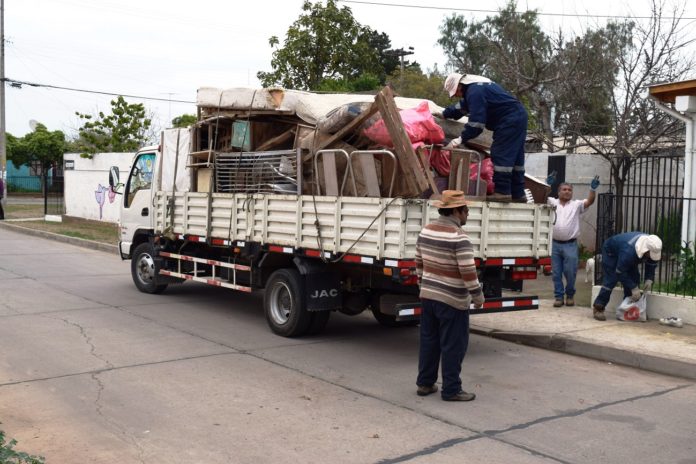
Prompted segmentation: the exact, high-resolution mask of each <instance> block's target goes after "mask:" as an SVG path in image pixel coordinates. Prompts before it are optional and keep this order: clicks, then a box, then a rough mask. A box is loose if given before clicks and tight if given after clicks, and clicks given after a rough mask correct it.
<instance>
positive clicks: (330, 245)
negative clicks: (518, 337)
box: [155, 191, 553, 260]
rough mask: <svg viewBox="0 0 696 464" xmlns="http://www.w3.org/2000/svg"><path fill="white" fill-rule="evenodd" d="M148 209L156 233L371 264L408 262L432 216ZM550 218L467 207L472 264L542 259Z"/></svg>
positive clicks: (376, 201)
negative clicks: (352, 257)
mask: <svg viewBox="0 0 696 464" xmlns="http://www.w3.org/2000/svg"><path fill="white" fill-rule="evenodd" d="M172 199H173V201H171V200H172ZM155 203H156V204H155V208H156V217H155V232H156V233H165V232H173V233H174V234H179V235H183V236H196V237H199V238H205V239H222V240H229V241H243V242H258V243H260V244H262V245H277V246H283V247H292V248H295V249H312V250H321V251H324V252H330V253H334V254H337V253H351V254H357V255H363V256H371V257H374V258H376V259H398V260H405V259H413V258H414V256H415V250H416V240H417V238H418V233H419V232H420V230H421V228H422V227H423V225H424V224H426V223H428V222H430V221H431V220H432V219H434V218H436V217H438V213H437V209H436V208H434V207H432V206H429V205H428V200H419V199H417V200H413V199H402V198H357V197H333V196H311V195H301V196H297V195H275V194H229V193H213V194H212V196H211V197H210V198H209V194H207V193H195V192H185V193H183V192H181V193H180V192H176V193H172V192H164V191H159V192H157V194H156V195H155ZM170 207H171V208H173V210H172V209H170ZM552 214H553V210H552V208H551V207H549V206H547V205H538V204H521V203H494V202H471V203H470V204H469V218H468V221H467V224H466V226H465V227H464V229H465V230H466V232H467V234H468V235H469V237H470V238H471V241H472V243H473V245H474V252H475V257H476V258H480V259H483V260H487V259H490V258H517V257H528V258H540V257H548V256H550V255H551V233H552V229H553V223H552V220H553V217H552ZM317 219H318V225H319V233H318V231H317V224H316V223H317Z"/></svg>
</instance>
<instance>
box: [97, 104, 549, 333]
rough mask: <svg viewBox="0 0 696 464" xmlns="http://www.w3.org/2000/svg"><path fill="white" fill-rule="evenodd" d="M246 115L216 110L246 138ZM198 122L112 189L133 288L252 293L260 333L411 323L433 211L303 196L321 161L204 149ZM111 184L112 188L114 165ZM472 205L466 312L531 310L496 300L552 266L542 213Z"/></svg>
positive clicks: (425, 206)
mask: <svg viewBox="0 0 696 464" xmlns="http://www.w3.org/2000/svg"><path fill="white" fill-rule="evenodd" d="M199 94H200V92H199ZM264 111H265V110H264ZM257 115H258V114H257V113H255V112H253V111H252V112H246V113H244V114H242V116H243V117H246V120H244V118H240V117H238V116H239V115H237V117H235V116H234V115H231V114H230V112H229V111H228V112H227V113H226V116H227V118H229V119H231V120H233V121H234V122H239V121H240V120H241V121H242V122H246V123H247V125H246V129H247V130H248V129H249V128H250V127H253V125H252V124H249V123H250V122H251V121H253V118H254V116H257ZM284 115H285V116H284V117H286V116H287V111H285V113H284ZM199 120H202V123H201V122H199V124H197V125H196V126H194V127H192V128H190V129H174V130H168V131H164V132H163V134H162V141H161V144H160V145H159V146H152V147H146V148H143V149H141V150H140V151H139V152H138V153H137V154H136V155H135V158H134V160H133V164H132V168H131V170H130V173H129V174H128V176H127V178H125V179H124V184H123V188H122V189H119V191H122V193H123V197H122V200H123V201H122V202H121V213H120V222H119V226H120V242H119V252H120V255H121V257H122V258H123V259H130V260H131V263H132V264H131V271H132V277H133V281H134V283H135V285H136V287H137V288H138V289H139V290H140V291H142V292H146V293H160V292H162V291H164V290H165V289H166V288H167V286H168V285H170V284H173V283H181V282H185V281H195V282H200V283H203V284H208V285H214V286H218V287H226V288H229V289H232V290H237V291H242V292H252V291H255V290H263V291H264V299H263V300H264V303H263V307H264V312H265V316H266V320H267V322H268V325H269V326H270V328H271V330H272V331H273V332H275V333H276V334H278V335H282V336H287V337H295V336H302V335H306V334H315V333H318V332H320V331H321V330H322V329H323V328H324V327H325V325H326V323H327V321H328V319H329V316H330V314H331V312H332V311H340V312H342V313H345V314H349V315H357V314H360V313H361V312H363V311H364V310H371V311H372V313H373V314H374V316H375V318H376V320H377V321H378V322H379V323H381V324H383V325H388V326H399V325H412V324H414V323H417V320H418V316H419V314H420V303H419V300H418V281H417V276H416V272H415V260H414V257H415V245H416V240H417V237H418V233H419V232H420V230H421V228H422V227H423V226H424V225H425V224H427V223H428V222H429V221H430V220H432V219H433V218H435V217H437V214H438V213H437V209H436V208H433V207H432V206H430V204H429V203H430V201H429V200H427V199H416V198H399V197H383V196H379V197H360V196H348V195H343V194H339V195H326V194H324V195H320V194H307V193H306V187H303V186H302V179H303V178H306V176H303V175H302V174H301V172H300V171H301V170H302V166H303V164H305V165H307V159H309V160H310V164H311V162H313V161H314V162H316V158H321V156H320V155H321V154H322V153H316V152H315V153H312V152H311V151H310V152H309V153H308V152H307V150H303V149H301V148H295V147H293V148H287V147H285V148H284V149H281V150H266V151H245V150H243V149H242V147H239V150H238V151H233V152H228V153H222V152H219V151H216V150H215V149H211V148H210V147H212V146H213V145H214V144H213V143H212V142H211V140H212V139H213V137H211V138H209V139H208V140H207V141H206V140H205V137H202V135H201V134H203V135H205V133H206V131H207V133H208V134H212V133H213V130H211V128H210V127H209V126H210V124H211V123H210V121H208V122H206V121H205V120H204V119H203V118H201V119H199ZM213 120H214V121H215V122H214V124H218V122H219V118H213ZM206 124H208V126H206ZM201 138H203V139H204V140H201ZM201 144H203V148H207V149H204V150H201V149H200V148H202V147H201ZM242 144H243V143H242ZM242 144H240V145H242ZM293 144H295V142H293ZM261 145H262V144H261ZM383 152H384V150H380V152H379V153H383ZM375 153H377V152H375ZM389 156H390V158H392V157H393V156H394V155H393V154H389ZM314 174H316V172H315V173H314ZM254 176H257V177H254ZM258 176H261V177H263V181H262V182H259V178H258ZM252 178H253V179H252ZM250 179H252V180H250ZM345 179H346V177H344V181H343V184H350V183H351V181H350V180H348V181H347V182H346V180H345ZM109 181H110V184H111V185H112V186H118V185H119V173H118V169H115V168H114V169H112V172H111V174H110V179H109ZM252 185H253V186H254V187H253V188H252V187H251V186H252ZM356 191H357V190H356ZM469 209H470V213H469V217H468V222H467V224H466V227H465V230H466V231H467V233H468V235H469V236H470V238H471V240H472V243H473V244H474V249H475V258H476V263H477V267H478V270H479V278H480V280H481V282H482V283H483V285H484V293H485V295H486V303H485V304H484V306H483V308H481V309H479V310H473V309H472V312H473V313H476V312H484V313H488V312H502V311H514V310H522V309H536V308H537V307H538V298H537V297H533V296H532V297H529V296H520V295H513V296H504V295H503V292H502V288H503V286H506V282H507V283H510V282H520V281H522V280H524V279H534V278H536V276H537V271H538V269H539V268H540V267H541V266H543V265H548V264H550V254H551V231H552V218H553V211H552V209H550V208H549V207H548V206H546V205H544V204H533V203H527V204H522V203H495V202H485V201H472V202H471V204H470V206H469Z"/></svg>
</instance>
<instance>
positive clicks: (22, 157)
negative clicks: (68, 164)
mask: <svg viewBox="0 0 696 464" xmlns="http://www.w3.org/2000/svg"><path fill="white" fill-rule="evenodd" d="M66 151H67V144H66V142H65V134H64V133H63V132H62V131H52V132H51V131H49V130H48V129H47V128H46V126H44V125H43V124H41V123H38V124H37V125H36V128H35V129H34V131H33V132H30V133H29V134H27V135H25V136H24V137H14V136H12V135H11V134H7V158H8V159H9V160H10V161H12V163H14V165H15V166H22V165H25V164H26V165H30V164H35V165H37V166H38V167H39V168H40V171H41V175H44V174H45V173H47V172H48V169H49V168H51V167H55V166H56V165H58V164H60V163H62V161H63V154H64V153H65V152H66Z"/></svg>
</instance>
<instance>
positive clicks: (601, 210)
mask: <svg viewBox="0 0 696 464" xmlns="http://www.w3.org/2000/svg"><path fill="white" fill-rule="evenodd" d="M617 165H618V166H620V168H619V169H625V173H624V174H626V176H625V181H624V184H623V186H620V188H617V186H616V185H615V184H614V182H613V179H614V175H615V174H616V169H617V168H616V167H615V166H617ZM611 174H612V175H611V179H612V182H611V183H610V185H609V192H607V193H602V194H600V195H599V196H598V200H597V235H596V249H597V253H599V252H600V250H601V247H602V244H603V243H604V241H605V240H606V239H608V238H609V237H611V236H612V235H616V234H621V233H624V232H631V231H641V232H645V233H648V234H654V235H657V236H658V237H660V238H661V239H662V247H663V248H662V259H661V261H660V263H659V265H658V269H657V273H656V276H655V277H656V282H657V287H658V289H659V290H660V291H664V292H667V293H675V294H682V295H687V294H689V293H690V292H693V291H694V290H696V282H692V283H689V282H686V281H684V279H683V276H684V273H685V272H686V271H688V270H689V269H688V268H685V266H687V267H688V266H692V265H693V264H691V263H685V261H684V255H683V247H682V245H683V244H682V243H681V226H682V217H683V211H684V206H685V205H687V206H688V205H689V202H691V201H695V200H693V199H687V198H684V197H683V191H684V190H683V189H684V156H683V155H678V156H677V155H671V154H669V155H646V156H643V157H639V158H633V159H631V160H626V164H622V163H621V162H619V163H614V164H613V165H612V172H611ZM601 279H602V267H601V265H599V262H598V263H597V265H596V266H595V281H596V282H601Z"/></svg>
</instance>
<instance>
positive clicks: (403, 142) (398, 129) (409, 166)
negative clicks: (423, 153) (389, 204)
mask: <svg viewBox="0 0 696 464" xmlns="http://www.w3.org/2000/svg"><path fill="white" fill-rule="evenodd" d="M375 102H376V103H377V107H378V108H379V112H380V113H381V115H382V119H383V120H384V125H385V127H386V128H387V131H388V132H389V136H390V137H391V139H392V143H393V144H394V151H395V152H396V156H397V158H398V159H399V163H398V165H399V167H400V170H401V174H402V175H403V178H402V179H403V180H404V181H405V185H406V186H407V188H408V195H409V196H418V195H420V194H421V193H422V192H423V191H425V190H427V188H428V181H427V179H426V177H425V174H423V171H422V169H421V166H420V163H419V161H418V155H416V152H415V151H414V150H413V146H412V145H411V141H410V140H409V138H408V135H406V129H404V124H403V121H402V120H401V115H400V114H399V111H398V110H397V108H396V103H395V102H394V94H393V93H392V91H391V89H390V88H389V87H385V88H383V89H382V90H381V91H380V92H379V93H378V94H377V96H376V97H375Z"/></svg>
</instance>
